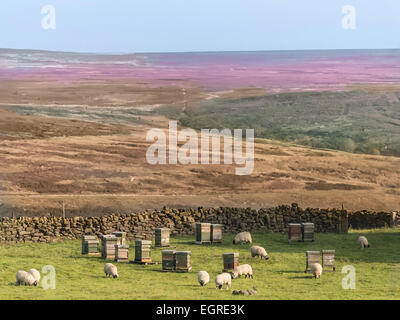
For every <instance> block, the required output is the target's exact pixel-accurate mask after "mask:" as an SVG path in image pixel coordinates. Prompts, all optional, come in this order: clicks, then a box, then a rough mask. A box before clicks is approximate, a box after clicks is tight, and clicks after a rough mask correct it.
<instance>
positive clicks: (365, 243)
mask: <svg viewBox="0 0 400 320" xmlns="http://www.w3.org/2000/svg"><path fill="white" fill-rule="evenodd" d="M358 244H359V245H360V247H361V249H364V248H369V247H370V246H371V245H370V244H369V242H368V240H367V238H366V237H364V236H361V237H359V238H358Z"/></svg>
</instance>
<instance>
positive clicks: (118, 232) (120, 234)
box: [112, 231, 126, 245]
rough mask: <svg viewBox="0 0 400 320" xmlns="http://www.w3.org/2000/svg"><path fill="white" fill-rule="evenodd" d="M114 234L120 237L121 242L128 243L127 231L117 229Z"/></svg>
mask: <svg viewBox="0 0 400 320" xmlns="http://www.w3.org/2000/svg"><path fill="white" fill-rule="evenodd" d="M112 234H113V235H114V236H116V237H117V238H118V243H119V244H122V245H125V244H126V232H122V231H115V232H113V233H112Z"/></svg>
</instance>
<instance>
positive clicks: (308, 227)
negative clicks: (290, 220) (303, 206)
mask: <svg viewBox="0 0 400 320" xmlns="http://www.w3.org/2000/svg"><path fill="white" fill-rule="evenodd" d="M301 232H302V235H303V241H314V223H302V224H301Z"/></svg>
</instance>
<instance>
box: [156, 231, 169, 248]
mask: <svg viewBox="0 0 400 320" xmlns="http://www.w3.org/2000/svg"><path fill="white" fill-rule="evenodd" d="M154 232H155V246H156V247H169V236H170V233H171V230H170V229H169V228H157V229H155V231H154Z"/></svg>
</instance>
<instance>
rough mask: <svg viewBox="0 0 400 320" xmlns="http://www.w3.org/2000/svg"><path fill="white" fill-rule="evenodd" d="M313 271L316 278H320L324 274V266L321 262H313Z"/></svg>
mask: <svg viewBox="0 0 400 320" xmlns="http://www.w3.org/2000/svg"><path fill="white" fill-rule="evenodd" d="M311 272H312V274H313V276H314V277H315V279H319V278H320V277H321V274H322V266H321V265H320V264H319V263H313V264H312V265H311Z"/></svg>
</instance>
